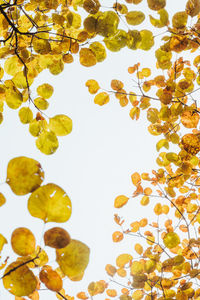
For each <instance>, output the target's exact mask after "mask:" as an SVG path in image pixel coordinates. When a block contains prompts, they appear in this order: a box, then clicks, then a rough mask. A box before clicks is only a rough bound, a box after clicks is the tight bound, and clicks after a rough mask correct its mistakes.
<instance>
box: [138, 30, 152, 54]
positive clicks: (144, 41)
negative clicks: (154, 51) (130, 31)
mask: <svg viewBox="0 0 200 300" xmlns="http://www.w3.org/2000/svg"><path fill="white" fill-rule="evenodd" d="M140 35H141V42H140V43H139V48H140V49H142V50H145V51H148V50H150V49H151V48H152V47H153V45H154V37H153V33H152V32H151V31H150V30H147V29H144V30H141V31H140Z"/></svg>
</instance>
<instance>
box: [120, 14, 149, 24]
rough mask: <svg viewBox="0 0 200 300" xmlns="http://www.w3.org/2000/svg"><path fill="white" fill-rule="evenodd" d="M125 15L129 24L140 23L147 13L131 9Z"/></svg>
mask: <svg viewBox="0 0 200 300" xmlns="http://www.w3.org/2000/svg"><path fill="white" fill-rule="evenodd" d="M125 17H126V22H127V23H128V24H129V25H139V24H141V23H142V22H143V21H144V19H145V15H144V13H143V12H141V11H129V12H128V13H127V14H126V16H125Z"/></svg>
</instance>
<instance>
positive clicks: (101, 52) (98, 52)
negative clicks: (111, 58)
mask: <svg viewBox="0 0 200 300" xmlns="http://www.w3.org/2000/svg"><path fill="white" fill-rule="evenodd" d="M89 48H90V49H91V50H92V52H93V53H94V54H95V56H96V60H97V62H102V61H104V60H105V59H106V49H105V47H104V46H103V45H102V44H101V43H99V42H94V43H92V44H90V46H89Z"/></svg>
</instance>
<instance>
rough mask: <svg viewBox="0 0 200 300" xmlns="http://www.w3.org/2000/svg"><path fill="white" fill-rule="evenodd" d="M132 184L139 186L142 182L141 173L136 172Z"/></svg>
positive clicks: (132, 177)
mask: <svg viewBox="0 0 200 300" xmlns="http://www.w3.org/2000/svg"><path fill="white" fill-rule="evenodd" d="M131 180H132V183H133V184H134V185H135V186H137V185H138V184H139V183H140V182H141V176H140V174H139V173H137V172H135V173H133V174H132V175H131Z"/></svg>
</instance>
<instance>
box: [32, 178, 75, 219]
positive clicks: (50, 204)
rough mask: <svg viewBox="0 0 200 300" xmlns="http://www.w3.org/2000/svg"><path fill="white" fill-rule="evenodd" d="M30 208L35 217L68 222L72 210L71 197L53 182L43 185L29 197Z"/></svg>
mask: <svg viewBox="0 0 200 300" xmlns="http://www.w3.org/2000/svg"><path fill="white" fill-rule="evenodd" d="M28 210H29V212H30V214H31V215H32V216H33V217H36V218H39V219H42V220H43V221H44V222H45V223H46V222H57V223H63V222H66V221H67V220H68V219H69V218H70V216H71V211H72V205H71V201H70V199H69V197H68V196H67V194H66V193H65V191H64V190H63V189H61V188H60V187H59V186H57V185H56V184H53V183H49V184H46V185H43V186H41V187H40V188H38V189H37V190H36V191H35V192H33V193H32V194H31V196H30V197H29V199H28Z"/></svg>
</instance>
